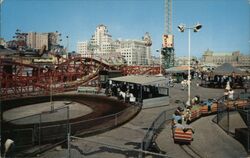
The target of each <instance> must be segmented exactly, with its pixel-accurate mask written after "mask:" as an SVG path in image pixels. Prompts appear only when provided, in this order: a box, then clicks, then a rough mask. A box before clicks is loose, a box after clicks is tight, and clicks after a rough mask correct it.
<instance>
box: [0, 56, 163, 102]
mask: <svg viewBox="0 0 250 158" xmlns="http://www.w3.org/2000/svg"><path fill="white" fill-rule="evenodd" d="M27 70H28V71H27ZM100 70H119V71H121V73H122V75H135V74H140V75H146V74H150V75H155V74H159V73H160V67H159V66H157V67H150V66H125V65H119V66H116V65H110V64H108V63H106V62H105V61H102V60H101V59H94V58H83V57H72V58H70V59H64V60H63V62H61V63H59V64H49V65H47V66H44V65H37V64H25V63H21V62H16V61H13V60H8V59H6V58H1V59H0V78H1V99H8V98H18V97H22V96H37V95H48V94H49V93H50V91H51V90H52V91H53V93H60V92H65V91H69V90H75V89H76V88H77V87H78V86H80V85H81V86H96V87H99V85H100V77H99V71H100Z"/></svg>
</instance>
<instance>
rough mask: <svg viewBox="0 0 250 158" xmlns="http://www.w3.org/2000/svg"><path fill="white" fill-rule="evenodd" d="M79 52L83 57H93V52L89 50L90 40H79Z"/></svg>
mask: <svg viewBox="0 0 250 158" xmlns="http://www.w3.org/2000/svg"><path fill="white" fill-rule="evenodd" d="M77 53H78V54H80V56H81V57H91V54H92V53H91V52H90V51H88V41H84V42H77Z"/></svg>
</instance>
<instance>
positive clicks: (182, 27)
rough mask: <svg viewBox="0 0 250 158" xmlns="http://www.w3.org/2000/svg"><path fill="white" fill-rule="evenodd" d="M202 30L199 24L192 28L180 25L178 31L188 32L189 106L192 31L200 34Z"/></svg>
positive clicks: (188, 103) (188, 102)
mask: <svg viewBox="0 0 250 158" xmlns="http://www.w3.org/2000/svg"><path fill="white" fill-rule="evenodd" d="M201 28H202V25H201V24H199V23H197V24H196V25H195V26H192V27H186V25H185V24H180V25H179V26H178V29H179V31H180V32H184V31H185V30H186V29H187V30H188V101H187V103H186V104H187V106H189V105H191V104H190V101H191V99H190V97H191V95H190V94H191V93H190V89H191V88H190V80H191V74H190V66H191V65H190V61H191V55H190V54H191V38H190V36H191V30H193V31H194V32H198V31H199V30H200V29H201Z"/></svg>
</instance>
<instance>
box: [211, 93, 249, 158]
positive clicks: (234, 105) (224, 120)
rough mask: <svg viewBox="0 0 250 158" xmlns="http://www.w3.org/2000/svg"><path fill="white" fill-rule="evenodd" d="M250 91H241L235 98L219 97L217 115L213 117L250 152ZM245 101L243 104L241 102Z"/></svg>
mask: <svg viewBox="0 0 250 158" xmlns="http://www.w3.org/2000/svg"><path fill="white" fill-rule="evenodd" d="M249 97H250V93H239V94H236V95H235V96H234V99H233V100H226V99H225V98H224V97H221V98H220V99H218V100H217V101H218V110H217V115H216V117H215V118H214V119H213V121H214V122H215V123H217V124H218V125H219V126H220V127H221V128H222V129H223V130H224V131H225V132H226V133H228V134H230V135H232V136H233V137H235V138H236V139H237V140H238V141H240V142H241V143H242V144H243V146H244V147H245V148H246V151H247V152H248V153H250V102H249V101H250V100H249ZM240 103H241V104H242V103H244V105H243V106H239V104H240Z"/></svg>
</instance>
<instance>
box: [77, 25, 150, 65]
mask: <svg viewBox="0 0 250 158" xmlns="http://www.w3.org/2000/svg"><path fill="white" fill-rule="evenodd" d="M151 45H152V41H151V37H150V35H149V33H146V34H145V35H144V37H143V38H142V40H114V41H113V40H112V36H111V35H110V34H109V33H108V29H107V26H105V25H98V26H97V28H96V31H95V33H94V35H92V38H91V39H90V41H89V42H87V41H85V42H78V43H77V53H79V54H81V56H82V57H90V56H92V57H93V56H99V57H101V58H110V56H114V54H120V55H122V56H123V57H124V58H125V60H126V61H127V64H128V65H150V64H151Z"/></svg>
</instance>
